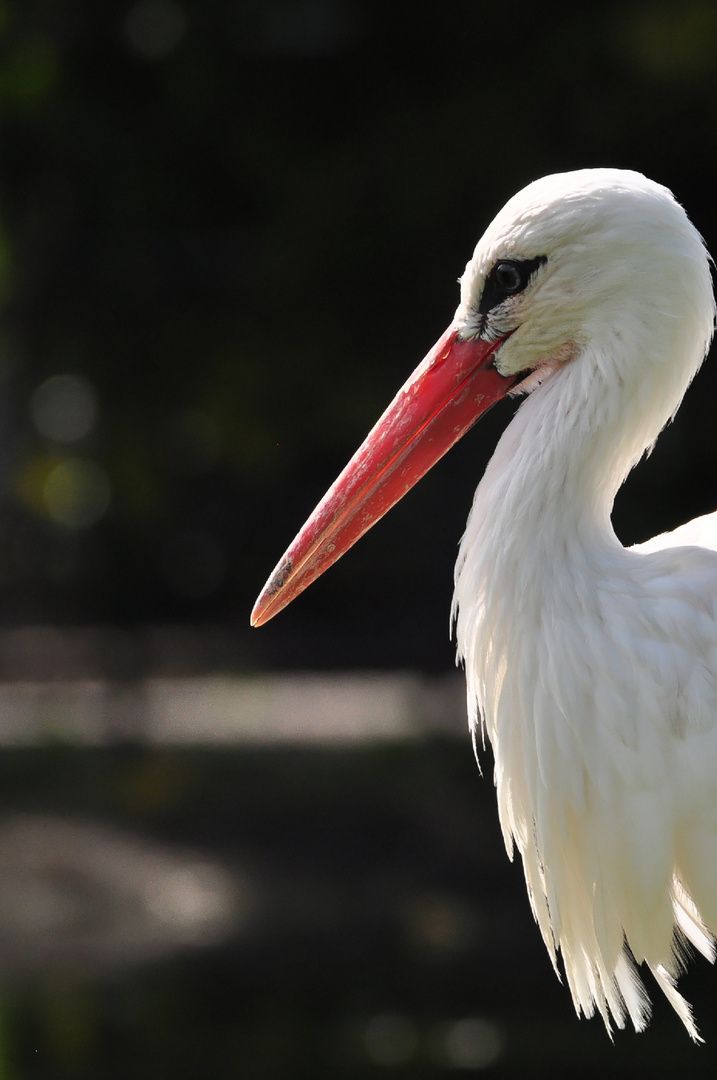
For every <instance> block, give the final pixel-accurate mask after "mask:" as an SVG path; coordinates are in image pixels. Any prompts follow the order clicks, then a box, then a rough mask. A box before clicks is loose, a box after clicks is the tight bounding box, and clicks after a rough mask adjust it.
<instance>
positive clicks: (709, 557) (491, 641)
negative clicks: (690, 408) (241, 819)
mask: <svg viewBox="0 0 717 1080" xmlns="http://www.w3.org/2000/svg"><path fill="white" fill-rule="evenodd" d="M714 317H715V307H714V300H713V295H712V285H711V279H710V271H709V259H708V256H707V253H706V251H705V249H704V245H703V243H702V241H701V239H700V236H699V235H698V233H697V232H696V230H695V229H694V227H693V226H692V225H691V224H690V222H689V220H688V218H687V216H686V214H685V213H684V211H683V210H682V208H681V207H680V206H679V205H678V204H677V202H676V201H675V200H674V198H673V197H672V195H671V194H670V193H669V192H668V191H667V190H666V189H665V188H663V187H660V186H659V185H657V184H654V183H652V182H651V181H649V180H647V179H646V178H645V177H643V176H641V175H639V174H637V173H633V172H625V171H621V170H610V169H604V170H602V169H598V170H584V171H580V172H573V173H565V174H561V175H557V176H549V177H546V178H544V179H543V180H539V181H537V182H536V183H534V184H531V185H529V186H528V187H527V188H525V190H524V191H522V192H520V193H519V194H518V195H516V196H515V197H514V198H513V199H511V200H510V202H509V203H508V204H507V205H506V206H505V208H504V209H503V210H502V211H501V212H500V214H499V215H498V216H497V218H496V219H495V220H494V221H493V223H492V224H491V225H490V227H489V228H488V230H487V231H486V233H485V235H484V236H483V238H482V239H481V240H480V242H479V244H478V246H477V248H476V251H475V253H474V256H473V258H472V259H471V261H470V262H469V264H468V266H467V268H466V272H465V274H464V275H463V278H462V282H461V303H460V306H459V308H458V311H457V312H456V315H455V318H454V321H453V324H452V326H451V327H450V328H449V330H448V331H447V332H446V334H444V336H443V337H442V338H441V339H440V340H439V342H438V343H437V345H436V346H435V348H434V349H433V350H432V351H431V352H430V353H429V354H428V356H427V357H426V359H425V360H424V361H423V363H422V364H421V365H419V367H418V368H417V369H416V372H415V373H414V375H413V376H411V378H410V379H409V380H408V382H407V383H406V384H405V386H404V387H403V388H402V389H401V391H399V393H398V395H397V396H396V398H395V399H394V401H393V402H392V404H391V405H390V406H389V408H388V409H387V410H386V412H385V413H384V415H383V417H381V419H380V420H379V421H378V423H377V424H376V426H375V427H374V429H373V430H372V432H371V433H370V434H369V436H368V437H367V439H366V440H365V442H364V444H363V445H362V446H361V447H360V448H359V450H358V451H357V453H356V455H354V458H352V460H351V462H350V463H349V465H348V466H347V468H346V469H345V470H344V472H343V473H342V475H341V476H340V477H339V478H338V480H337V481H336V483H335V484H334V486H333V487H332V488H331V489H330V491H329V492H328V493H327V495H326V496H325V498H324V499H323V500H322V502H321V503H320V504H319V506H318V507H317V509H316V510H315V511H314V514H313V515H312V516H311V518H310V519H309V521H308V522H307V523H306V525H305V526H304V528H303V529H302V531H301V532H300V533H299V535H298V537H297V538H296V540H295V541H294V543H293V544H292V545H291V546H290V547H289V549H288V551H287V553H286V555H285V556H284V557H283V559H282V560H281V561H280V563H279V565H278V566H277V568H276V570H275V571H274V573H273V574H272V576H271V577H270V579H269V581H268V582H267V585H266V587H265V589H264V591H263V593H262V595H261V597H260V598H259V600H258V601H257V605H256V607H255V609H254V613H253V621H254V623H255V624H256V625H258V624H260V623H262V622H264V621H266V620H267V619H268V618H271V617H272V615H273V614H275V613H276V612H277V611H278V610H280V609H281V607H283V606H285V604H287V603H288V602H289V601H290V600H291V599H293V598H294V597H295V596H296V595H298V593H299V592H301V590H302V589H303V588H305V587H306V586H307V585H308V584H309V583H310V582H311V581H312V580H313V579H314V578H315V577H316V576H318V574H320V573H321V572H322V571H323V570H324V569H326V568H327V567H328V566H329V565H330V564H331V563H332V562H334V561H335V560H336V559H337V558H338V557H339V556H340V555H341V554H342V553H343V552H344V551H346V550H347V549H348V547H350V545H351V544H352V543H354V542H355V541H356V540H357V539H358V538H359V537H360V536H361V535H362V534H363V532H365V531H366V529H368V528H369V527H370V526H371V525H372V524H373V523H374V522H375V521H376V520H378V518H379V517H380V516H381V515H382V514H383V513H385V512H386V511H387V510H388V509H389V508H390V506H392V505H393V504H394V503H395V502H396V501H397V500H398V499H399V498H401V497H402V495H403V494H405V492H406V491H407V490H408V489H409V488H410V487H411V486H412V484H413V483H415V482H416V481H417V480H418V479H420V477H421V476H422V475H423V474H424V473H425V471H426V470H427V469H428V468H430V467H431V465H432V464H433V463H434V462H435V461H436V460H438V458H439V457H440V456H441V454H442V453H444V452H445V451H446V450H447V449H448V448H449V446H450V445H452V443H453V442H455V440H456V439H457V438H459V437H460V436H461V434H462V433H463V432H464V431H466V430H467V429H468V427H470V425H471V424H472V423H473V421H474V420H475V419H476V418H477V417H478V416H479V415H480V414H481V412H483V411H485V409H486V407H488V405H489V404H490V403H492V401H494V400H497V399H498V398H499V397H501V396H503V395H504V394H505V393H507V392H509V391H510V392H514V391H515V390H518V391H522V392H524V393H526V394H527V395H528V396H527V398H526V400H525V402H524V403H523V405H522V407H521V408H520V409H519V410H518V412H517V414H516V416H515V417H514V419H513V421H512V423H511V424H510V426H509V427H508V429H507V431H506V432H505V434H504V435H503V437H502V439H501V440H500V443H499V445H498V447H497V449H496V452H495V454H494V456H493V458H492V460H491V462H490V464H489V465H488V468H487V469H486V472H485V475H484V477H483V479H482V481H481V483H480V485H479V487H478V490H477V492H476V496H475V501H474V504H473V509H472V511H471V514H470V518H469V520H468V525H467V528H466V532H465V535H464V537H463V540H462V543H461V548H460V555H459V559H458V564H457V567H456V582H455V596H454V602H453V615H454V618H455V624H456V635H457V641H458V654H459V657H460V658H461V659H462V660H463V662H464V664H465V670H466V677H467V683H468V705H469V712H470V719H471V724H472V727H473V730H474V734H475V736H476V742H477V744H478V749H480V745H479V744H480V742H481V740H482V738H483V737H484V736H486V735H487V737H488V738H489V739H490V742H491V743H492V746H493V751H494V757H495V782H496V786H497V791H498V807H499V813H500V820H501V825H502V828H503V833H504V836H505V841H506V845H507V848H508V851H509V853H510V854H511V855H512V854H513V852H514V850H515V849H517V850H518V852H519V853H520V855H521V858H522V860H523V865H524V868H525V875H526V880H527V886H528V893H529V896H530V901H531V904H532V907H533V911H534V914H535V917H536V919H537V921H538V924H539V926H540V929H541V932H542V935H543V938H544V941H545V943H546V945H547V947H548V950H549V952H550V955H551V956H552V958H553V962H554V964H555V965H556V968H557V966H558V954H560V955H561V956H562V963H563V965H564V968H565V973H566V976H567V981H568V985H569V987H570V990H571V992H572V995H573V1000H574V1002H575V1005H576V1008H577V1009H578V1011H579V1012H583V1013H585V1014H587V1015H591V1014H592V1013H593V1012H594V1010H595V1009H597V1010H598V1011H599V1012H600V1013H601V1015H602V1017H603V1019H604V1021H605V1024H606V1025H607V1027H608V1030H610V1027H611V1023H616V1024H618V1025H619V1026H621V1027H622V1026H623V1024H624V1022H625V1019H626V1017H627V1016H628V1015H629V1017H630V1018H631V1020H632V1022H633V1024H634V1026H635V1028H636V1029H638V1030H640V1029H641V1028H643V1027H644V1026H645V1024H646V1022H647V1019H648V1017H649V1011H650V1005H649V999H648V995H647V992H646V990H645V987H644V985H643V983H642V981H641V978H640V974H639V971H638V966H639V965H640V964H642V963H645V964H647V966H648V967H649V969H650V970H651V971H652V973H653V975H654V977H655V979H656V980H657V982H658V984H659V985H660V987H661V988H662V990H663V991H664V992H665V994H666V995H667V997H668V999H669V1000H670V1002H671V1003H672V1005H673V1006H674V1008H675V1009H676V1011H677V1013H678V1014H679V1016H680V1017H681V1019H682V1021H683V1023H684V1024H685V1026H686V1027H687V1029H688V1031H689V1032H690V1034H691V1035H692V1037H693V1038H694V1039H698V1038H699V1036H698V1034H697V1031H696V1028H695V1025H694V1022H693V1020H692V1015H691V1011H690V1008H689V1006H688V1005H687V1003H686V1002H685V1001H684V999H683V998H682V997H681V995H680V994H679V993H678V991H677V989H676V986H675V983H676V979H677V976H678V974H679V972H680V968H681V966H682V964H683V963H684V959H685V953H686V944H687V943H690V944H691V945H692V946H693V947H694V948H696V949H697V950H699V951H700V952H701V953H703V954H704V955H705V956H706V957H708V958H709V959H710V960H712V959H713V958H714V939H713V934H714V933H715V932H717V550H716V549H717V515H711V516H707V517H705V518H700V519H698V520H697V521H695V522H691V523H690V524H688V525H685V526H683V527H682V528H681V529H678V530H676V531H675V532H674V533H672V534H665V535H662V536H659V537H656V538H655V539H654V540H652V541H650V542H648V543H646V544H642V545H639V546H638V547H636V548H633V549H630V550H625V549H624V548H623V547H622V546H621V544H620V543H619V541H618V540H617V538H616V536H615V534H614V532H613V529H612V526H611V522H610V514H611V510H612V505H613V500H614V497H615V494H616V492H617V490H618V488H619V487H620V485H621V484H622V482H623V480H624V479H625V477H626V476H627V474H628V472H629V471H630V469H631V468H632V467H633V466H634V465H635V463H636V462H637V461H638V460H639V459H640V457H641V456H642V455H643V454H644V453H645V452H646V451H647V450H649V448H650V447H651V446H652V444H653V443H654V441H655V439H656V438H657V436H658V434H659V432H660V430H661V429H662V427H663V426H664V425H665V423H666V422H667V421H668V420H669V419H670V417H671V416H672V415H673V414H674V412H675V410H676V409H677V408H678V406H679V404H680V401H681V400H682V396H683V394H684V393H685V390H686V389H687V387H688V385H689V383H690V381H691V379H692V378H693V376H694V375H695V372H696V371H697V369H698V368H699V366H700V364H701V363H702V360H703V359H704V356H705V353H706V351H707V348H708V346H709V343H710V341H711V338H712V333H713V327H714ZM526 372H528V374H527V376H526V374H525V373H526ZM521 380H522V381H521Z"/></svg>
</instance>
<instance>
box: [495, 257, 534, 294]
mask: <svg viewBox="0 0 717 1080" xmlns="http://www.w3.org/2000/svg"><path fill="white" fill-rule="evenodd" d="M493 276H494V278H495V283H496V285H497V286H498V288H499V289H500V290H501V292H504V293H509V294H510V293H517V292H520V291H521V290H522V289H524V288H525V285H526V282H524V281H523V275H522V274H521V272H520V270H519V269H518V267H517V266H516V264H515V263H512V262H499V263H498V264H497V266H496V268H495V270H494V271H493Z"/></svg>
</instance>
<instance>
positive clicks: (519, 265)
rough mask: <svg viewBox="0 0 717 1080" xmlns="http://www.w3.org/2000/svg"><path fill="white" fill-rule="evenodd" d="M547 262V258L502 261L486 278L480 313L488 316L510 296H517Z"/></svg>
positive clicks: (540, 256)
mask: <svg viewBox="0 0 717 1080" xmlns="http://www.w3.org/2000/svg"><path fill="white" fill-rule="evenodd" d="M546 261H547V256H545V255H537V256H536V257H535V258H534V259H501V260H500V262H497V263H496V264H495V266H494V267H493V269H492V270H491V272H490V273H489V274H488V277H487V278H486V282H485V285H484V286H483V294H482V296H481V298H480V304H479V305H478V311H479V312H480V314H481V315H486V314H487V313H488V312H489V311H491V310H492V309H493V308H494V307H497V305H498V304H502V303H503V301H504V300H506V299H507V298H508V297H509V296H516V295H517V294H518V293H521V292H522V291H523V289H524V288H525V287H526V286H527V285H528V282H529V281H530V279H531V277H532V276H533V274H534V273H535V272H536V270H537V269H538V268H539V267H540V266H542V265H543V263H544V262H546Z"/></svg>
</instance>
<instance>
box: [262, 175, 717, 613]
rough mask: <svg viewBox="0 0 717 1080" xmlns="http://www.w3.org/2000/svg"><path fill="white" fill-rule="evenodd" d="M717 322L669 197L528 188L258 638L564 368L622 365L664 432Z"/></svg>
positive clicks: (480, 255)
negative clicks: (431, 475) (498, 407)
mask: <svg viewBox="0 0 717 1080" xmlns="http://www.w3.org/2000/svg"><path fill="white" fill-rule="evenodd" d="M713 323H714V301H713V298H712V288H711V279H710V273H709V264H708V257H707V254H706V252H705V249H704V246H703V244H702V241H701V239H700V237H699V234H698V233H697V231H696V230H695V229H694V227H693V226H692V225H691V223H690V222H689V220H688V218H687V215H686V214H685V212H684V210H683V209H682V207H681V206H679V204H678V203H677V202H676V201H675V200H674V198H673V197H672V195H671V194H670V192H669V191H668V190H667V189H666V188H664V187H661V186H660V185H658V184H655V183H653V182H652V181H650V180H648V179H646V178H645V177H644V176H642V175H640V174H639V173H635V172H628V171H623V170H617V169H585V170H581V171H578V172H571V173H561V174H557V175H555V176H547V177H544V178H543V179H542V180H537V181H535V182H534V183H532V184H530V185H528V187H526V188H524V189H523V190H522V191H521V192H519V193H518V194H517V195H516V196H514V198H512V199H511V200H510V201H509V202H508V203H507V204H506V206H505V207H504V208H503V209H502V210H501V211H500V213H499V214H498V215H497V217H496V218H495V219H494V221H493V222H492V224H491V225H490V226H489V227H488V229H487V230H486V232H485V233H484V235H483V237H482V238H481V240H480V241H479V243H478V246H477V247H476V250H475V252H474V254H473V257H472V259H471V260H470V262H469V263H468V265H467V267H466V270H465V273H464V274H463V277H462V278H461V300H460V304H459V306H458V309H457V311H456V314H455V316H454V319H453V322H452V323H451V325H450V327H449V328H448V330H447V331H446V332H445V334H444V335H443V336H442V337H441V338H440V339H439V341H438V342H437V344H436V345H435V346H434V348H433V349H432V350H431V351H430V352H429V353H428V355H427V356H426V357H425V359H424V360H423V361H422V363H421V364H420V365H419V366H418V368H417V369H416V370H415V371H414V373H413V375H412V376H411V377H410V378H409V379H408V381H407V382H406V383H405V384H404V386H403V387H402V388H401V390H400V391H399V392H398V394H397V396H396V397H395V398H394V400H393V402H392V403H391V404H390V405H389V407H388V409H387V410H386V412H385V413H384V414H383V416H382V417H381V418H380V419H379V421H378V423H377V424H376V425H375V427H374V428H373V429H372V431H371V432H370V433H369V435H368V436H367V438H366V440H365V441H364V443H363V444H362V445H361V447H360V448H359V450H358V451H357V452H356V454H355V455H354V457H353V458H352V459H351V461H350V462H349V464H348V465H347V466H346V468H345V469H344V471H343V472H342V474H341V475H340V476H339V478H338V479H337V480H336V482H335V483H334V484H333V486H332V487H331V489H330V490H329V491H328V492H327V494H326V496H325V497H324V499H322V501H321V502H320V503H319V505H318V506H317V508H316V510H315V511H314V512H313V514H312V515H311V517H310V518H309V520H308V521H307V522H306V524H305V525H304V527H303V529H302V530H301V532H300V533H299V534H298V536H297V537H296V539H295V540H294V542H293V543H292V544H291V546H290V547H289V549H288V550H287V552H286V553H285V555H284V556H283V558H282V559H281V560H280V562H279V564H278V565H277V567H276V569H275V570H274V572H273V573H272V575H271V576H270V578H269V580H268V581H267V584H266V586H265V587H264V590H263V592H262V594H261V596H260V597H259V599H258V601H257V603H256V605H255V607H254V611H253V612H252V624H253V625H257V626H258V625H260V624H261V623H263V622H266V621H267V620H268V619H270V618H272V617H273V615H275V614H276V613H277V612H278V611H280V610H281V609H282V608H283V607H285V606H286V604H288V603H289V602H290V601H291V600H292V599H294V597H295V596H297V595H298V594H299V592H301V591H302V590H303V589H305V588H306V587H307V585H309V584H310V583H311V582H312V581H313V580H314V579H315V578H316V577H318V575H319V574H321V573H323V571H324V570H326V569H328V567H329V566H330V565H331V564H332V563H333V562H335V561H336V560H337V559H338V558H339V557H340V556H341V555H342V554H343V553H344V552H345V551H346V550H347V549H348V548H349V547H350V546H351V545H352V544H354V543H355V542H356V540H358V539H359V537H360V536H362V535H363V533H364V532H366V531H367V530H368V529H369V528H370V527H371V525H373V524H374V523H375V522H376V521H378V519H379V518H380V517H382V516H383V514H385V513H386V512H387V511H388V510H389V509H390V508H391V506H393V505H394V504H395V503H396V502H397V501H398V500H399V499H400V498H402V496H403V495H404V494H405V493H406V492H407V491H408V490H409V489H410V488H411V487H412V486H413V484H415V483H416V482H417V481H418V480H419V479H420V478H421V477H422V476H423V475H424V474H425V473H426V472H427V471H428V469H430V468H431V466H432V465H433V464H435V462H436V461H437V460H438V459H439V458H440V457H441V456H442V455H443V454H444V453H445V452H446V451H447V450H448V449H450V447H451V446H452V445H453V444H454V443H455V442H456V441H457V440H458V439H459V438H460V437H461V436H462V435H463V434H464V433H465V432H466V431H467V430H468V429H469V428H470V427H471V426H472V424H473V423H474V422H475V421H476V420H477V419H478V418H479V417H480V416H481V415H482V413H484V412H485V411H486V410H487V409H488V408H489V407H490V406H491V405H492V404H494V403H495V402H496V401H497V400H499V399H500V398H502V397H504V396H505V395H506V394H508V393H510V392H516V391H521V392H527V393H530V392H532V391H534V390H536V389H537V388H538V387H539V386H540V385H541V383H543V382H544V381H545V380H546V379H547V378H554V377H557V376H559V375H560V373H561V371H566V369H571V370H573V369H574V370H575V371H576V372H577V371H582V375H583V376H584V375H585V374H586V373H587V374H591V373H592V372H590V371H589V370H588V367H587V365H592V367H593V369H597V368H599V367H600V365H604V364H606V363H608V360H607V358H608V357H610V358H611V359H610V360H609V362H610V363H613V364H614V358H615V357H616V356H617V357H621V358H622V367H620V368H619V369H618V370H617V371H615V370H613V372H612V379H613V384H614V385H616V386H620V387H622V388H624V389H625V396H626V397H627V398H632V397H633V394H635V395H636V394H637V393H638V390H639V389H640V387H642V388H643V389H644V386H645V385H646V383H648V384H650V385H655V386H658V387H663V386H664V388H665V389H664V393H663V397H664V399H665V400H664V404H663V405H662V406H661V408H662V410H663V411H664V413H665V414H664V416H663V417H662V419H661V422H660V425H659V426H660V427H661V426H662V424H663V423H664V421H665V420H666V419H667V418H668V417H669V415H670V414H671V412H672V411H674V409H675V408H676V407H677V405H678V404H679V401H680V400H681V397H682V394H683V393H684V390H685V388H686V386H687V385H688V383H689V381H690V379H691V378H692V376H693V375H694V373H695V371H696V370H697V368H698V366H699V364H700V363H701V361H702V359H703V357H704V355H705V351H706V348H707V345H708V344H709V341H710V339H711V335H712V329H713ZM616 343H617V344H618V346H619V344H620V343H622V345H623V346H624V345H625V343H629V346H630V347H629V348H625V347H623V348H620V347H617V348H615V347H614V346H615V344H616ZM596 346H597V347H596ZM611 346H613V347H612V348H611ZM645 363H650V364H652V365H653V366H654V368H655V371H652V372H645V371H644V370H642V368H643V366H644V364H645ZM581 365H582V367H581ZM658 368H659V369H660V370H659V371H658ZM563 377H565V376H563ZM643 396H644V395H643ZM658 430H659V428H658ZM656 434H657V432H655V435H656ZM653 437H654V436H653Z"/></svg>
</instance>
